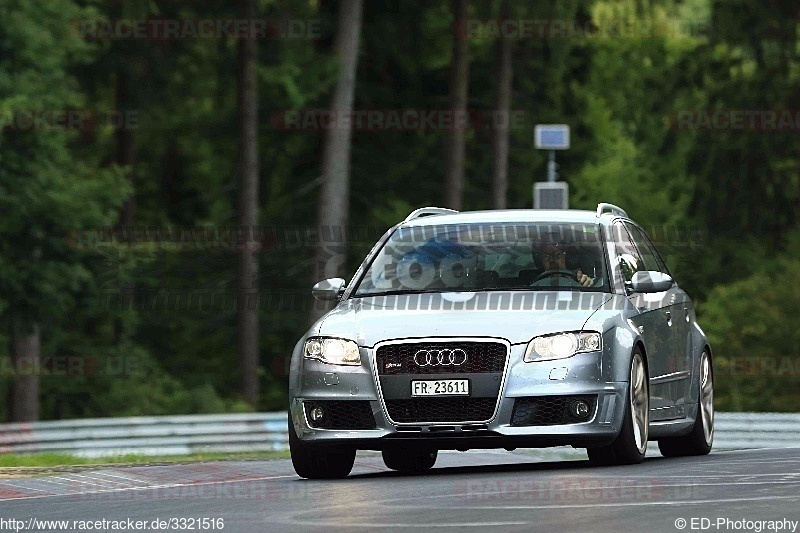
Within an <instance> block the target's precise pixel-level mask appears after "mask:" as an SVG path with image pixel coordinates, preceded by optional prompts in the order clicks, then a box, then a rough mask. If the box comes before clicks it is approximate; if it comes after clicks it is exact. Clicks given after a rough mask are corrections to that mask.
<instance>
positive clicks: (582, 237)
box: [354, 223, 608, 296]
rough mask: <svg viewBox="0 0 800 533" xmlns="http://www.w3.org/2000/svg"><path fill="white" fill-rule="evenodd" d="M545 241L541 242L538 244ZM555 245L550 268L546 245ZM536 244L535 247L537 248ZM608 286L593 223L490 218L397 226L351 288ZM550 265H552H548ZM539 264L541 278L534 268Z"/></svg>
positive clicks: (377, 290)
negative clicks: (584, 282) (588, 281)
mask: <svg viewBox="0 0 800 533" xmlns="http://www.w3.org/2000/svg"><path fill="white" fill-rule="evenodd" d="M545 245H547V246H545ZM551 246H552V247H555V248H556V255H558V258H557V259H558V260H559V261H563V262H562V263H560V265H559V266H558V267H557V268H556V267H554V266H553V264H552V262H551V261H552V257H551V256H550V255H548V252H550V250H549V249H547V250H544V249H545V248H547V247H551ZM540 249H541V250H544V251H543V253H541V254H539V253H537V252H539V251H540ZM578 270H580V271H581V272H582V273H583V274H585V275H588V276H589V277H591V278H593V279H594V280H595V283H593V284H592V286H590V287H583V286H580V287H577V288H578V289H579V290H589V291H603V290H606V288H607V287H608V282H607V276H606V272H605V263H604V261H603V251H602V245H601V242H600V234H599V228H598V226H597V225H596V224H556V223H525V224H523V223H495V224H458V225H456V224H453V225H438V226H433V225H431V226H416V227H405V228H399V229H398V230H397V231H395V232H394V233H393V234H392V235H391V237H390V238H389V240H388V241H387V242H386V244H385V245H384V246H383V248H382V249H381V250H380V251H379V252H378V254H377V255H376V256H375V258H374V259H373V261H372V264H371V265H370V267H369V268H368V269H367V271H366V272H365V274H364V276H363V277H362V278H361V280H360V281H359V285H358V287H357V289H356V291H355V293H354V294H355V296H365V295H371V294H380V293H386V292H391V293H395V292H404V291H425V292H429V291H433V292H449V291H472V290H491V289H525V290H547V289H551V288H552V287H556V288H567V287H568V288H574V287H576V286H578V285H579V283H578V282H577V281H575V278H574V276H573V275H571V274H570V272H573V273H576V272H577V271H578ZM554 271H555V273H553V272H554ZM547 272H550V273H551V274H549V275H547V276H546V281H547V283H542V280H543V278H542V276H543V275H545V274H546V273H547Z"/></svg>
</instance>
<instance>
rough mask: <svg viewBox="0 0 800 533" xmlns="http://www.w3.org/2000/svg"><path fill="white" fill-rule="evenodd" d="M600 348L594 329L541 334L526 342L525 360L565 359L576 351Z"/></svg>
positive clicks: (600, 338)
mask: <svg viewBox="0 0 800 533" xmlns="http://www.w3.org/2000/svg"><path fill="white" fill-rule="evenodd" d="M602 348H603V341H602V337H601V336H600V334H599V333H597V332H595V331H586V332H579V333H557V334H555V335H543V336H541V337H535V338H534V339H533V340H532V341H531V342H529V343H528V348H527V349H526V350H525V362H527V363H530V362H532V361H547V360H551V359H566V358H567V357H572V356H573V355H575V354H576V353H581V352H596V351H598V350H601V349H602Z"/></svg>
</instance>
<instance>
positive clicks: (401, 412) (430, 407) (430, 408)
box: [386, 398, 497, 422]
mask: <svg viewBox="0 0 800 533" xmlns="http://www.w3.org/2000/svg"><path fill="white" fill-rule="evenodd" d="M495 405H497V398H414V399H411V400H386V409H387V411H388V412H389V418H391V419H392V420H394V421H395V422H479V421H483V420H489V419H490V418H491V417H492V415H493V414H494V408H495Z"/></svg>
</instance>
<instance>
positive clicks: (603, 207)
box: [597, 203, 629, 218]
mask: <svg viewBox="0 0 800 533" xmlns="http://www.w3.org/2000/svg"><path fill="white" fill-rule="evenodd" d="M606 210H608V211H610V212H611V213H614V214H615V215H622V216H623V217H625V218H629V217H628V213H626V212H625V210H624V209H622V208H621V207H617V206H616V205H614V204H606V203H599V204H597V216H598V218H599V217H600V215H602V214H603V213H604V212H605V211H606Z"/></svg>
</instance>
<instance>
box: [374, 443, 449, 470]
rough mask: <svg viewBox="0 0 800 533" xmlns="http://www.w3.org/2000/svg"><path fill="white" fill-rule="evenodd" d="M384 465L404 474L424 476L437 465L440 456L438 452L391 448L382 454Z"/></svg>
mask: <svg viewBox="0 0 800 533" xmlns="http://www.w3.org/2000/svg"><path fill="white" fill-rule="evenodd" d="M381 455H383V463H384V464H385V465H386V467H387V468H391V469H392V470H397V471H398V472H403V473H404V474H422V473H424V472H427V471H428V470H430V469H431V468H433V465H434V464H436V458H437V456H438V455H439V452H438V451H437V450H411V449H405V448H390V449H386V450H383V451H382V452H381Z"/></svg>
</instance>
